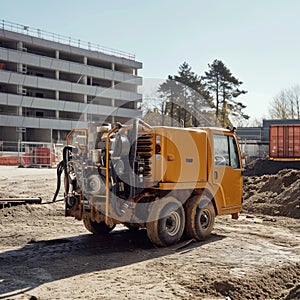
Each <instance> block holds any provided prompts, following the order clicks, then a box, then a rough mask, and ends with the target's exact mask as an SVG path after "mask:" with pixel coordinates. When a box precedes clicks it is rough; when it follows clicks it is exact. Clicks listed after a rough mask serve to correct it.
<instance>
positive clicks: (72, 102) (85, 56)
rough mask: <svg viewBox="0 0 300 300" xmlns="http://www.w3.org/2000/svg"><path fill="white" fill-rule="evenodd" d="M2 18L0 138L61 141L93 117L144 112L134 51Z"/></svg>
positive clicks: (110, 117) (127, 116)
mask: <svg viewBox="0 0 300 300" xmlns="http://www.w3.org/2000/svg"><path fill="white" fill-rule="evenodd" d="M0 22H1V23H0V141H1V140H2V141H11V142H18V141H20V140H21V141H28V142H47V143H49V142H50V143H57V142H61V141H64V139H65V137H66V134H67V133H68V132H69V131H70V130H71V129H72V128H74V127H87V123H88V122H103V121H104V122H111V123H114V122H115V121H120V122H126V121H127V120H128V119H130V118H133V117H137V116H139V115H140V114H141V111H140V109H139V104H140V102H141V99H142V95H141V94H139V93H138V86H139V85H141V84H142V78H141V77H140V76H138V70H139V69H141V68H142V63H141V62H138V61H136V60H135V57H134V55H131V54H129V53H125V52H121V51H116V50H112V49H108V48H103V47H100V46H98V45H94V44H92V43H86V42H82V41H80V40H75V39H72V38H67V37H64V36H61V35H57V34H53V33H49V32H46V31H42V30H40V29H34V28H31V27H28V26H23V25H18V24H15V23H10V22H6V21H0Z"/></svg>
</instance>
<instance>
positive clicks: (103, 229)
mask: <svg viewBox="0 0 300 300" xmlns="http://www.w3.org/2000/svg"><path fill="white" fill-rule="evenodd" d="M83 224H84V226H85V228H86V229H87V230H88V231H89V232H91V233H94V234H99V235H100V234H108V233H110V232H111V231H112V230H113V229H114V228H115V227H116V225H113V226H112V227H109V226H108V225H107V224H106V223H105V222H100V223H97V222H95V221H92V220H91V218H90V216H89V215H88V214H86V215H84V216H83Z"/></svg>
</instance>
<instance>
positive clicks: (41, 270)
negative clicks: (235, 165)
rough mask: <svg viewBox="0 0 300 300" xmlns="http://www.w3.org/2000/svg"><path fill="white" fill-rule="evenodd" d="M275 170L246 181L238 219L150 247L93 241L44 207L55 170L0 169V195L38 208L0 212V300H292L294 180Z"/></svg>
mask: <svg viewBox="0 0 300 300" xmlns="http://www.w3.org/2000/svg"><path fill="white" fill-rule="evenodd" d="M281 172H282V174H279V175H268V176H266V175H264V176H266V177H264V176H262V177H255V176H251V177H245V203H244V210H243V213H242V214H241V215H240V218H239V219H238V220H232V219H231V218H230V217H227V216H225V217H217V218H216V224H215V229H214V231H213V234H212V236H211V238H210V239H209V240H207V241H205V242H198V243H195V242H193V243H190V244H188V245H186V244H185V242H184V241H183V242H182V243H179V244H178V245H175V246H172V247H167V248H160V249H158V248H155V247H153V245H152V244H151V243H150V241H149V240H148V238H147V234H146V232H145V230H139V231H130V230H128V229H125V228H124V227H122V226H117V228H116V229H115V230H114V231H113V232H112V233H111V234H110V235H109V236H108V237H102V238H101V237H96V236H94V235H92V234H90V233H89V232H88V231H86V229H85V228H84V226H83V224H82V222H80V221H75V220H73V219H72V218H65V217H64V207H63V202H57V203H55V204H49V203H47V202H49V201H50V200H51V199H52V196H53V193H54V191H55V188H56V170H53V169H18V168H15V167H1V168H0V191H1V192H0V197H17V196H18V197H19V196H23V197H25V196H26V197H27V196H28V197H29V196H30V197H42V199H43V203H42V204H40V205H37V204H32V205H22V206H15V207H10V208H3V209H0V299H31V300H34V299H116V298H118V299H227V300H229V299H300V219H299V217H298V215H297V209H298V210H300V209H299V199H300V195H299V191H298V194H296V191H297V190H298V188H299V184H300V181H299V180H300V175H299V174H300V173H298V171H290V170H286V171H281ZM272 176H274V177H272ZM276 180H277V181H276ZM274 187H276V188H277V189H276V191H274V190H273V189H274ZM280 195H281V196H280ZM59 198H60V197H59ZM279 199H284V201H283V202H282V203H281V202H280V201H279ZM288 199H290V200H291V201H288ZM266 201H268V202H267V203H266ZM290 202H292V204H290ZM287 205H290V206H289V208H288V209H286V210H284V209H283V208H282V207H286V206H287ZM268 207H271V209H269V208H268ZM291 210H292V211H294V212H296V213H291V212H290V211H291ZM286 211H289V214H287V213H286ZM287 215H288V216H289V217H287Z"/></svg>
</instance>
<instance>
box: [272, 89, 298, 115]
mask: <svg viewBox="0 0 300 300" xmlns="http://www.w3.org/2000/svg"><path fill="white" fill-rule="evenodd" d="M269 113H270V117H271V118H272V119H300V86H299V85H294V86H292V87H291V88H289V89H284V90H282V91H280V92H279V93H278V94H277V95H276V96H275V97H274V98H273V100H272V102H271V108H270V110H269Z"/></svg>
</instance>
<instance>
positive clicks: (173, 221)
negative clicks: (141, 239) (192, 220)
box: [147, 197, 185, 247]
mask: <svg viewBox="0 0 300 300" xmlns="http://www.w3.org/2000/svg"><path fill="white" fill-rule="evenodd" d="M148 221H149V222H148V223H147V234H148V237H149V239H150V240H151V242H152V243H153V244H154V245H156V246H159V247H163V246H169V245H172V244H175V243H177V242H178V241H179V240H180V238H181V236H182V234H183V231H184V226H185V215H184V209H183V207H182V205H181V203H180V202H179V201H178V200H177V199H175V198H174V197H167V198H163V199H158V200H156V201H154V202H153V203H152V205H151V209H150V214H149V218H148Z"/></svg>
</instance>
